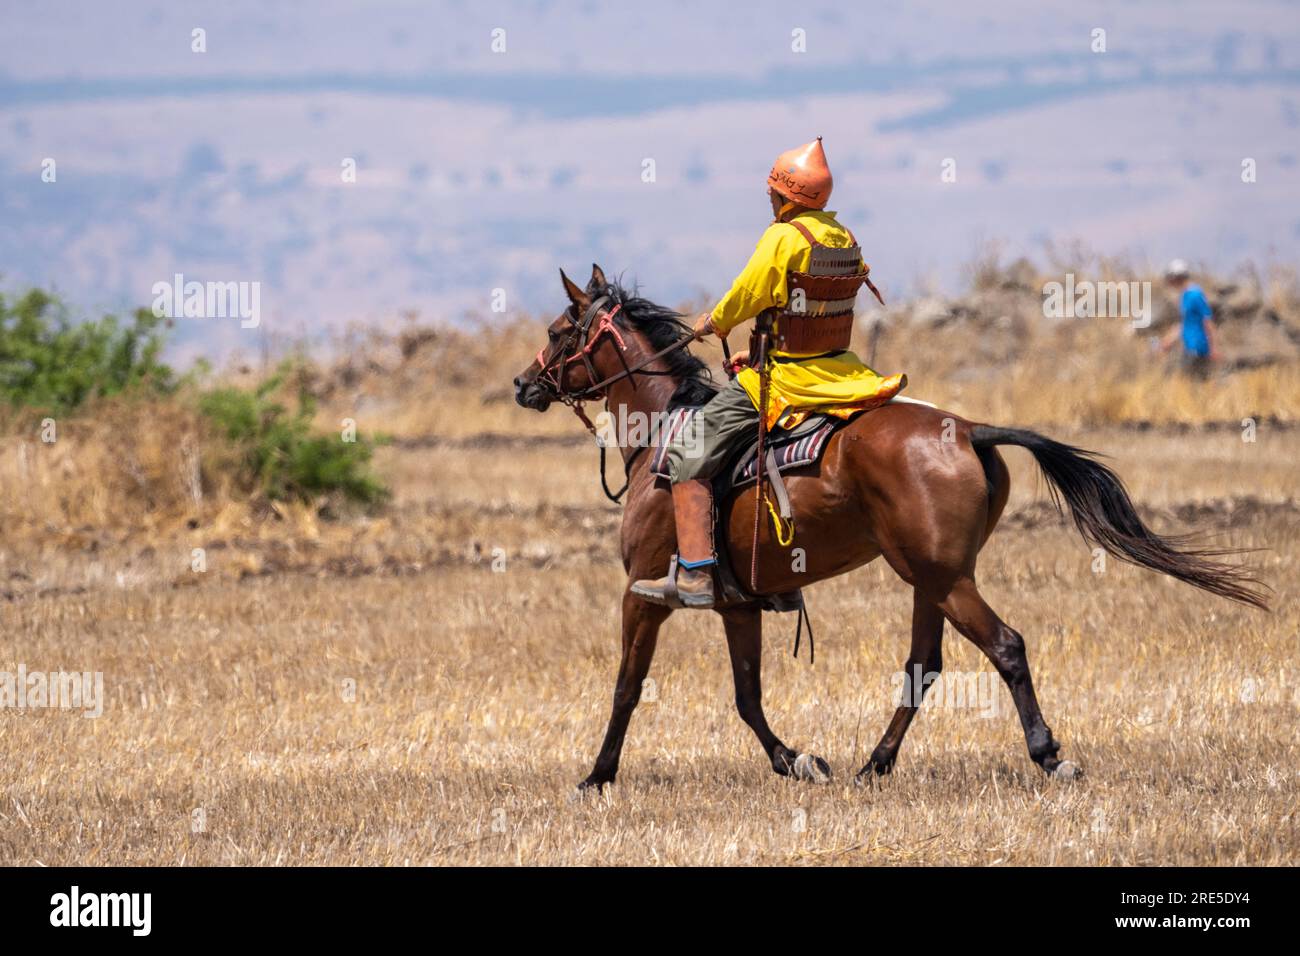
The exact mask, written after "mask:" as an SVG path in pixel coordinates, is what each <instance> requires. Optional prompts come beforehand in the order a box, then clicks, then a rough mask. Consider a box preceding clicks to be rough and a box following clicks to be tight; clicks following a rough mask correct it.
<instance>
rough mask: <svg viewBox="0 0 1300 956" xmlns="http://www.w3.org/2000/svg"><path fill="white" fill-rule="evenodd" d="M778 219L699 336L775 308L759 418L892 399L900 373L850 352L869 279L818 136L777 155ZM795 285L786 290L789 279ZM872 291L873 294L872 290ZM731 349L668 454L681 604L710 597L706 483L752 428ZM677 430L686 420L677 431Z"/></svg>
mask: <svg viewBox="0 0 1300 956" xmlns="http://www.w3.org/2000/svg"><path fill="white" fill-rule="evenodd" d="M767 186H768V188H767V193H768V198H769V199H770V200H771V203H772V213H773V215H774V216H775V219H774V221H773V222H772V224H771V225H770V226H768V227H767V230H766V231H765V232H764V233H763V236H762V238H760V239H759V241H758V246H757V248H756V249H755V250H754V254H753V255H752V256H751V257H750V260H749V263H748V264H747V265H746V266H745V268H744V271H742V272H741V273H740V275H739V276H738V277H737V278H736V281H735V282H734V283H732V286H731V289H730V290H729V291H728V292H727V294H726V295H724V296H723V297H722V298H721V300H719V301H718V304H717V305H715V306H714V307H713V309H712V310H711V311H709V312H706V313H704V314H703V315H701V316H700V317H699V319H698V320H697V322H696V324H695V329H694V332H695V337H696V338H697V339H703V338H705V337H706V336H708V335H717V336H719V337H721V338H726V337H727V334H728V333H729V332H730V331H731V330H732V329H734V328H735V327H736V326H737V325H739V324H740V323H742V322H744V321H746V320H748V319H754V318H758V317H759V316H760V314H763V313H767V317H770V318H773V319H775V328H774V331H773V335H774V337H775V340H774V344H773V350H772V355H771V361H772V364H771V371H770V385H769V396H768V408H767V425H768V428H769V429H771V428H773V427H782V428H792V427H794V426H795V425H797V424H798V423H799V422H800V421H802V420H803V419H804V418H805V417H807V415H808V413H809V412H812V411H820V412H827V413H830V414H833V415H838V416H840V417H845V418H847V417H848V416H849V415H852V414H853V413H855V412H857V411H860V410H862V409H865V408H871V407H873V406H875V405H878V404H880V403H882V402H885V401H888V400H889V399H890V398H892V397H893V396H894V395H895V394H897V393H898V392H899V390H900V389H902V388H903V386H904V385H905V384H906V382H907V380H906V378H905V377H904V376H902V375H892V376H890V377H888V378H882V377H881V376H879V375H877V374H876V373H875V372H874V371H872V370H871V369H869V368H868V367H867V366H866V365H864V364H863V363H862V362H861V361H860V360H859V359H858V357H857V356H856V355H854V354H853V353H852V352H850V351H848V346H849V338H850V336H851V334H852V331H853V298H854V296H856V294H857V290H858V288H860V287H861V285H862V284H863V283H864V282H865V283H866V284H867V285H869V286H870V287H871V290H872V291H873V292H875V287H874V286H871V285H870V280H869V279H868V278H867V272H868V269H867V266H866V264H865V263H864V262H863V261H862V256H861V252H860V250H859V248H858V244H857V240H855V239H854V238H853V233H851V232H850V231H849V230H848V229H846V228H845V227H844V226H842V225H840V223H839V222H838V221H837V220H836V218H835V213H833V212H831V211H829V210H827V209H826V202H827V200H829V199H830V195H831V172H830V169H829V168H828V167H827V165H826V154H825V152H823V150H822V142H821V137H820V136H819V137H817V139H815V140H813V141H812V142H811V143H807V144H805V145H803V146H800V147H798V148H796V149H792V150H789V151H788V152H785V153H782V154H781V155H780V156H778V157H777V160H776V164H775V165H774V166H773V167H772V171H771V172H770V173H768V176H767ZM792 288H793V289H794V290H795V291H794V294H793V295H791V289H792ZM877 298H879V293H877ZM748 358H749V356H748V353H747V352H739V353H737V354H736V355H735V357H734V358H733V360H732V366H733V369H734V368H739V367H741V366H745V367H744V368H743V370H741V371H740V373H739V374H738V375H737V376H736V377H735V378H734V379H733V380H732V381H731V382H730V383H729V384H728V385H726V386H725V387H724V388H722V389H721V390H720V391H719V392H718V393H717V395H715V396H714V397H713V399H712V400H711V401H709V403H708V404H707V405H705V406H704V407H703V408H701V409H700V410H699V412H698V413H697V414H696V416H695V421H694V425H693V433H692V435H691V440H690V441H689V442H688V441H687V440H686V439H685V435H684V434H679V436H678V438H677V440H675V441H674V442H673V443H672V444H670V446H669V448H668V452H667V456H666V460H667V464H668V467H667V471H668V474H669V476H670V480H671V482H672V493H673V513H674V518H675V521H676V525H677V550H678V567H679V568H680V573H679V574H678V576H677V580H676V592H677V599H678V601H680V602H681V604H682V605H683V606H685V607H695V608H710V607H713V603H714V600H713V568H714V565H715V564H716V563H717V559H716V554H715V551H714V545H713V493H712V483H711V479H712V478H713V477H714V476H715V475H717V474H718V473H719V472H720V471H721V470H722V469H723V467H724V466H725V465H727V464H728V463H729V461H730V460H731V459H732V458H733V456H734V455H735V454H736V453H737V452H738V451H739V450H740V449H741V448H743V447H745V446H746V445H747V444H748V443H749V442H751V441H752V440H753V438H754V436H755V435H756V434H757V425H758V406H759V403H760V401H761V399H760V395H759V389H760V378H759V373H758V371H757V370H756V369H753V368H749V367H747V366H748ZM683 431H684V430H683ZM671 584H672V582H671V581H670V580H669V578H668V577H667V576H665V577H662V578H659V579H657V580H641V581H637V582H635V583H634V584H633V585H632V591H633V593H634V594H637V595H638V596H640V597H643V598H645V599H647V600H650V601H654V602H656V603H668V598H667V597H666V596H665V593H664V592H665V589H669V590H671V587H670V585H671Z"/></svg>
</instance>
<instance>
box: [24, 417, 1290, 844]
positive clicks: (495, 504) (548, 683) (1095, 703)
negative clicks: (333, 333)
mask: <svg viewBox="0 0 1300 956" xmlns="http://www.w3.org/2000/svg"><path fill="white" fill-rule="evenodd" d="M493 414H496V413H495V412H494V413H493ZM500 414H501V415H503V416H508V415H511V414H515V413H513V412H510V411H508V410H507V409H504V408H503V409H502V410H501V412H500ZM517 414H519V415H524V414H526V413H523V412H519V413H517ZM561 414H563V412H562V410H559V411H556V412H553V413H552V414H551V415H549V416H546V418H545V420H544V421H545V428H546V430H547V431H546V435H549V436H551V437H545V436H543V438H544V439H545V440H543V439H540V438H539V439H535V440H528V441H523V442H516V443H511V442H508V441H501V440H497V439H490V440H489V439H482V437H481V436H480V437H479V438H477V439H476V438H475V436H474V434H473V433H472V431H470V432H467V433H466V434H463V435H461V436H459V437H458V438H457V439H456V440H454V441H447V442H440V443H433V444H432V445H431V446H429V445H426V444H421V443H419V442H398V443H396V444H395V445H393V446H392V447H389V448H387V449H385V450H384V451H383V452H382V458H381V461H380V465H381V467H382V469H383V470H384V472H385V473H386V474H388V475H390V476H391V477H392V480H393V484H394V490H395V498H394V501H393V502H392V504H391V506H390V507H389V509H388V510H387V511H386V512H385V513H384V514H383V516H382V517H378V518H374V519H366V520H361V521H355V522H351V523H348V524H347V525H346V527H345V528H343V529H324V530H321V529H318V528H306V529H305V530H304V529H303V528H302V527H301V526H299V527H297V532H296V533H297V538H296V539H295V540H294V541H293V542H291V543H289V544H287V545H286V544H284V543H283V542H277V541H271V542H270V544H274V545H275V547H270V545H269V544H267V542H266V541H265V540H264V539H265V538H266V535H265V534H264V533H263V532H262V531H259V530H258V528H257V527H254V526H252V525H248V526H242V525H240V524H239V522H233V521H232V527H231V528H228V529H225V531H224V536H223V538H222V540H220V541H216V540H214V537H213V530H212V528H211V527H205V528H199V529H197V530H193V531H185V530H182V531H180V532H177V533H176V534H174V535H171V536H170V537H167V536H157V535H155V536H154V537H152V538H151V539H150V540H151V542H152V543H151V544H150V546H149V547H148V548H146V549H141V548H140V547H139V546H138V543H136V544H132V542H131V539H130V538H129V536H128V537H124V538H122V539H120V540H117V541H116V543H114V542H109V543H107V544H105V545H103V546H102V547H100V546H96V547H94V548H83V549H75V548H68V547H66V546H59V547H51V548H47V549H45V550H40V549H36V548H34V547H33V548H32V549H28V550H21V549H18V548H10V549H7V550H6V552H5V562H4V568H3V571H4V575H5V577H6V578H7V579H8V581H9V588H10V593H9V595H8V601H7V602H6V603H5V604H4V606H3V607H2V608H0V613H2V614H3V619H4V632H5V635H6V639H5V642H4V654H3V657H4V658H5V660H0V669H9V670H12V669H13V668H14V667H15V666H16V665H17V664H18V663H20V662H21V663H24V664H25V665H26V666H27V668H28V669H37V668H44V669H47V670H57V669H67V670H94V671H102V672H103V681H104V694H105V698H106V702H105V706H104V713H103V715H102V716H101V717H98V718H96V719H86V718H83V717H81V716H80V715H79V714H77V713H75V712H69V711H57V710H56V711H41V710H36V709H29V710H27V711H15V710H9V711H6V712H4V713H0V781H2V782H3V788H2V791H0V792H2V793H3V798H2V799H0V863H7V864H44V865H55V864H83V863H85V864H192V865H193V864H251V865H262V864H385V865H403V864H411V865H425V864H434V865H439V864H715V865H716V864H720V865H730V864H785V863H793V864H839V865H864V864H877V863H892V864H940V863H944V864H963V865H1011V864H1161V865H1174V864H1194V863H1201V864H1243V863H1256V864H1284V863H1291V862H1294V859H1295V856H1296V851H1297V847H1298V846H1300V840H1298V839H1297V823H1296V820H1295V816H1294V811H1295V806H1296V804H1297V789H1298V788H1297V770H1298V769H1300V767H1298V766H1297V752H1296V749H1297V748H1296V715H1297V708H1298V706H1300V682H1298V680H1297V678H1298V677H1300V675H1297V672H1296V665H1295V663H1294V662H1295V656H1296V645H1297V634H1298V633H1300V613H1298V612H1297V610H1296V602H1295V581H1296V578H1297V570H1300V569H1298V568H1297V564H1298V563H1300V522H1298V521H1297V514H1298V512H1297V506H1296V503H1295V502H1294V500H1293V497H1292V496H1293V495H1294V490H1295V476H1296V468H1295V462H1296V461H1297V460H1300V432H1297V431H1295V430H1291V429H1288V428H1284V427H1280V426H1279V427H1270V426H1268V425H1262V426H1261V427H1260V429H1259V432H1258V434H1257V435H1256V436H1255V437H1256V441H1254V442H1244V441H1243V440H1242V435H1241V433H1240V431H1238V430H1236V429H1234V428H1217V429H1193V430H1187V429H1174V430H1170V429H1155V430H1149V429H1148V430H1141V429H1135V428H1129V427H1120V426H1115V427H1105V428H1091V429H1089V428H1069V427H1064V426H1061V427H1055V428H1049V429H1046V430H1048V431H1049V433H1051V434H1053V435H1054V437H1058V438H1062V439H1065V440H1071V441H1075V442H1077V443H1080V444H1083V445H1084V446H1086V447H1091V448H1095V449H1097V450H1099V451H1103V452H1107V453H1109V454H1111V455H1112V456H1113V457H1114V462H1113V464H1114V465H1115V467H1116V468H1117V470H1118V471H1119V472H1120V473H1121V474H1122V475H1123V476H1124V477H1125V479H1126V480H1127V481H1128V483H1129V485H1130V487H1131V489H1132V490H1133V492H1134V496H1135V498H1136V499H1137V500H1138V501H1139V502H1140V503H1141V504H1142V506H1143V507H1144V509H1145V513H1146V516H1147V517H1148V519H1149V520H1150V521H1151V522H1152V523H1153V524H1155V525H1156V527H1158V528H1160V529H1161V530H1188V529H1189V528H1197V529H1204V530H1212V531H1216V532H1218V535H1219V537H1218V540H1219V541H1220V542H1222V543H1225V544H1231V545H1234V546H1238V547H1248V548H1260V549H1264V550H1261V551H1260V552H1258V553H1256V554H1254V555H1253V556H1252V557H1251V559H1250V560H1251V561H1252V563H1253V564H1254V565H1255V566H1256V567H1257V568H1258V569H1259V571H1260V573H1261V575H1262V577H1263V578H1264V579H1265V580H1266V581H1267V582H1268V583H1269V584H1271V585H1272V586H1273V587H1274V588H1275V589H1276V594H1275V596H1274V605H1275V608H1276V610H1275V612H1274V613H1272V614H1263V613H1259V612H1256V611H1252V610H1250V609H1247V608H1242V607H1237V606H1234V605H1230V604H1228V603H1226V602H1223V601H1221V600H1218V599H1215V598H1212V597H1210V596H1207V595H1203V594H1201V593H1199V592H1196V591H1193V590H1192V589H1190V588H1187V587H1186V586H1183V585H1178V584H1173V583H1169V582H1166V581H1165V580H1162V579H1160V578H1157V577H1155V576H1153V575H1151V574H1148V573H1145V572H1139V571H1137V570H1134V569H1131V568H1127V567H1124V566H1121V565H1119V564H1117V563H1116V562H1113V561H1112V562H1110V563H1109V564H1108V565H1107V566H1106V567H1105V569H1104V570H1103V571H1101V572H1100V573H1098V572H1097V571H1096V570H1094V566H1093V555H1092V554H1091V552H1090V551H1089V550H1088V549H1087V548H1086V547H1085V546H1084V544H1083V543H1082V542H1081V541H1080V540H1079V539H1078V538H1077V537H1076V536H1075V534H1074V532H1073V531H1072V530H1071V529H1069V528H1067V527H1066V526H1065V525H1064V524H1062V523H1061V522H1060V521H1058V520H1057V519H1056V517H1055V515H1054V513H1053V512H1051V511H1050V509H1048V508H1047V507H1046V506H1045V505H1044V504H1043V502H1042V495H1041V491H1042V489H1041V486H1040V482H1039V480H1038V478H1037V475H1036V474H1035V472H1034V470H1033V466H1032V462H1031V461H1030V459H1029V458H1028V457H1027V456H1025V455H1022V454H1021V453H1020V452H1019V451H1018V450H1011V451H1009V452H1008V453H1007V457H1008V460H1009V463H1010V464H1011V468H1012V475H1013V497H1012V500H1011V504H1010V506H1009V508H1008V513H1007V515H1006V516H1005V517H1004V520H1003V523H1002V525H1001V527H1000V528H999V530H998V532H997V533H996V534H995V535H994V537H993V539H992V540H991V541H990V543H989V545H988V547H987V548H986V549H985V552H984V556H983V559H982V564H981V569H980V577H981V585H982V589H983V591H984V593H985V595H986V596H987V598H988V599H989V601H990V603H991V604H992V605H993V607H994V608H995V609H997V610H998V611H999V612H1000V613H1001V614H1002V616H1003V617H1004V618H1006V619H1007V620H1008V622H1009V623H1011V624H1012V625H1013V626H1015V627H1016V628H1017V629H1019V630H1020V631H1021V632H1022V633H1023V634H1024V635H1025V638H1026V641H1027V644H1028V647H1029V653H1030V663H1031V666H1032V667H1033V671H1034V678H1035V681H1036V684H1037V688H1038V693H1039V698H1040V701H1041V703H1042V706H1043V711H1044V714H1045V716H1046V718H1047V721H1048V723H1049V724H1050V725H1051V727H1052V729H1053V731H1054V732H1055V734H1056V736H1057V737H1058V738H1059V739H1060V740H1061V741H1062V743H1063V745H1064V747H1063V750H1062V756H1063V757H1067V758H1068V759H1071V760H1074V761H1076V762H1078V763H1079V764H1081V765H1082V766H1083V768H1084V769H1085V771H1086V776H1084V778H1083V779H1082V780H1080V781H1077V782H1074V783H1063V782H1060V781H1056V780H1050V779H1048V778H1046V777H1045V776H1044V775H1042V774H1041V773H1040V771H1039V770H1038V769H1037V768H1036V767H1035V766H1034V765H1033V764H1032V763H1031V761H1030V760H1029V757H1028V755H1027V753H1026V751H1025V746H1024V740H1023V736H1022V733H1021V730H1020V727H1019V722H1018V720H1017V719H1016V716H1015V712H1014V708H1013V707H1012V706H1011V701H1010V697H1009V695H1008V694H1007V692H1006V690H1005V689H1004V688H1003V687H1002V686H1001V685H1000V684H998V683H997V682H996V680H994V679H993V678H994V675H993V673H992V671H991V668H990V667H989V666H988V664H987V663H986V662H985V661H984V660H983V659H982V658H981V656H980V655H979V654H978V653H977V652H976V651H975V649H974V648H973V647H971V646H970V645H969V644H968V643H966V642H965V641H964V640H963V639H962V638H961V637H960V636H959V635H956V634H955V632H954V631H953V630H952V629H951V628H948V630H947V632H946V638H945V647H944V656H945V670H946V672H947V673H950V674H954V675H958V676H960V677H961V678H962V679H963V680H965V681H966V683H965V685H964V687H965V689H966V691H967V695H966V697H965V698H964V699H962V698H960V697H958V696H956V695H953V694H949V695H948V696H947V697H942V698H941V697H939V696H934V697H933V700H934V703H932V704H929V705H927V706H926V708H925V709H924V710H923V711H922V713H921V714H920V715H919V716H918V718H917V720H916V722H915V723H914V725H913V727H912V730H911V732H910V734H909V736H908V739H907V741H906V743H905V744H904V746H903V750H902V754H901V756H900V759H899V763H898V767H897V769H896V771H895V773H894V774H893V775H892V776H891V777H889V778H887V779H885V780H883V781H882V782H881V783H880V784H879V785H877V786H872V787H865V788H864V787H858V786H855V785H854V784H853V782H852V779H853V774H854V772H855V771H856V770H857V769H858V767H860V766H861V765H862V764H863V763H864V762H865V760H866V758H867V756H868V754H869V752H870V750H871V748H872V747H873V746H874V744H875V742H876V740H877V739H878V737H879V735H880V733H881V731H882V730H883V728H884V725H885V723H886V722H887V720H888V717H889V715H890V713H891V712H892V708H893V704H892V694H893V691H894V688H895V686H896V675H897V673H898V671H899V669H900V667H901V665H902V663H903V660H904V659H905V657H906V653H907V640H908V636H907V635H908V621H909V614H910V606H911V605H910V596H909V594H908V593H907V591H906V589H905V587H904V586H903V585H902V584H901V582H899V581H898V580H897V579H896V578H895V577H894V576H893V574H892V572H891V571H889V569H888V568H887V566H885V565H884V564H883V562H877V563H875V564H873V565H871V566H869V567H868V568H866V569H863V570H861V571H858V572H856V573H854V574H851V575H849V576H846V577H844V578H841V579H838V580H835V581H832V582H827V583H824V584H819V585H816V586H814V587H812V588H811V589H810V590H809V592H808V598H809V603H810V607H811V611H812V615H813V619H814V623H815V625H816V627H817V662H816V665H815V666H809V664H808V662H807V657H806V654H801V657H800V659H799V660H793V659H792V658H791V657H790V645H791V638H792V634H793V629H794V621H793V617H792V616H781V615H767V616H766V622H765V623H766V642H765V650H764V662H763V663H764V703H765V706H766V709H767V714H768V718H769V721H770V722H771V724H772V726H773V729H774V730H775V731H776V732H777V733H778V734H779V735H780V736H781V737H782V738H783V739H784V740H785V742H786V743H787V744H789V745H790V746H792V747H795V748H797V749H800V750H813V751H815V752H817V753H819V754H821V755H823V756H825V757H826V758H827V759H828V760H829V761H830V763H831V765H832V767H833V769H834V773H835V776H834V779H833V781H832V782H831V783H829V784H827V785H823V786H815V785H811V784H804V783H795V782H791V781H788V780H786V779H783V778H779V777H777V776H775V775H774V774H773V773H772V772H771V770H770V769H769V767H768V764H767V761H766V760H765V758H764V756H763V754H762V752H761V749H760V748H759V746H758V744H757V742H756V741H755V740H754V738H753V737H752V735H751V733H750V731H749V730H748V729H747V728H746V727H745V726H744V724H743V723H742V722H741V721H740V719H739V717H738V716H737V714H736V712H735V708H734V702H733V700H732V692H731V675H730V668H729V664H728V661H727V654H726V646H725V642H724V639H723V633H722V627H721V622H720V621H719V620H718V619H717V618H716V617H715V616H714V615H711V614H695V615H691V614H687V613H685V612H679V613H678V614H675V615H674V616H673V617H672V618H671V619H670V620H669V621H668V623H667V625H666V626H665V629H664V632H663V634H662V635H661V639H660V643H659V650H658V655H657V657H656V660H655V662H654V666H653V668H652V670H651V678H652V681H653V685H652V686H651V687H648V688H647V693H646V695H645V697H644V698H643V702H642V704H641V706H640V707H639V709H638V710H637V712H636V714H635V716H634V718H633V721H632V725H631V730H630V733H629V735H628V740H627V745H626V747H625V750H624V756H623V762H622V770H621V773H620V776H619V779H618V782H617V784H616V785H614V786H613V787H611V788H609V789H607V790H606V792H605V793H604V794H602V795H599V796H596V795H587V796H585V797H582V798H577V797H575V792H574V785H575V784H576V783H577V782H578V781H579V780H580V779H582V777H584V776H585V775H586V773H587V771H588V770H589V769H590V763H591V761H592V759H593V758H594V756H595V751H596V749H597V747H598V746H599V742H600V738H601V735H602V734H603V731H604V722H605V719H606V717H607V714H608V708H609V702H610V696H611V692H612V688H613V679H614V672H615V668H616V665H617V661H618V654H619V628H618V607H619V600H620V594H621V589H622V587H623V585H624V580H623V576H622V573H621V568H620V567H619V563H618V560H617V544H616V535H617V527H618V512H617V510H616V509H615V508H613V507H612V506H609V505H607V504H606V503H605V502H604V500H603V498H602V497H601V495H600V491H599V484H598V481H597V479H596V474H595V462H596V453H595V450H594V449H593V448H591V447H590V446H588V445H587V444H585V443H583V442H582V440H581V439H574V440H573V441H570V440H568V439H566V438H563V437H557V436H563V435H565V434H572V432H571V431H570V428H571V427H576V425H570V423H567V422H563V421H562V420H560V421H558V422H557V421H552V419H554V418H555V417H556V416H558V415H561ZM537 421H538V425H539V427H540V423H541V422H542V421H543V420H542V419H538V420H537ZM291 519H292V516H290V518H286V519H285V521H284V522H283V523H285V524H289V523H291ZM200 541H203V542H205V543H206V544H207V546H208V548H209V550H208V562H209V570H208V571H207V573H205V574H203V575H194V574H192V573H190V571H189V568H188V566H187V565H188V562H189V555H190V548H191V546H193V545H194V544H195V543H196V542H200ZM261 545H267V546H266V547H262V546H261ZM498 549H499V550H498ZM123 575H125V576H123Z"/></svg>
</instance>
